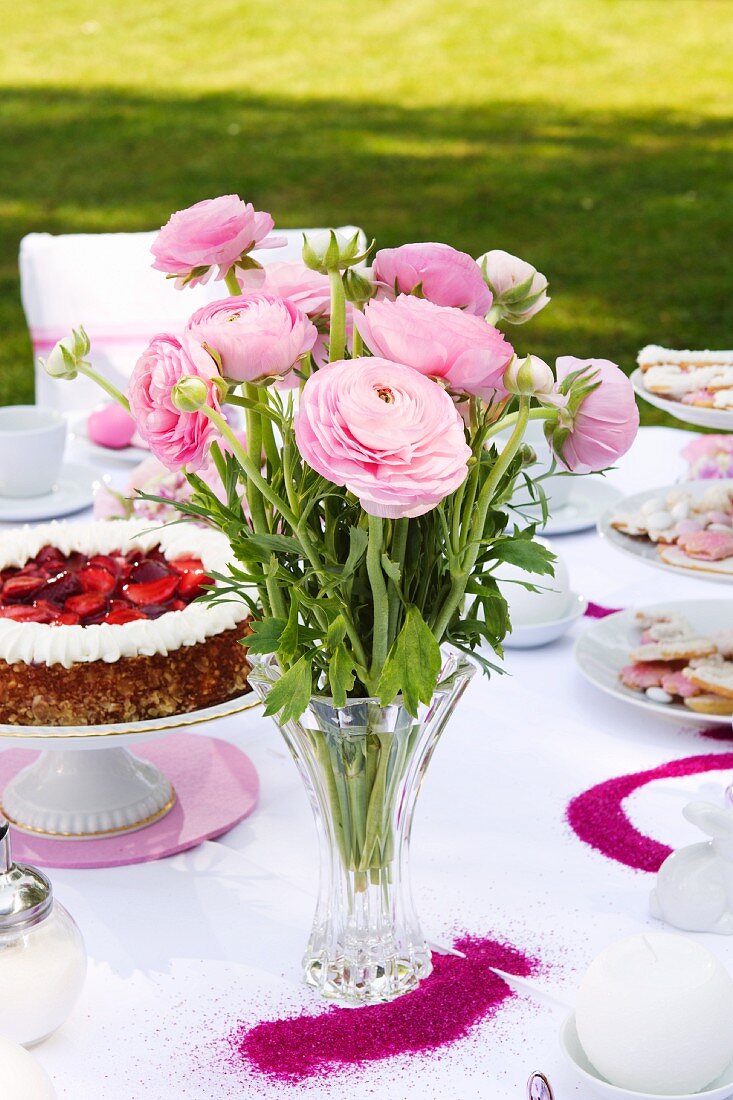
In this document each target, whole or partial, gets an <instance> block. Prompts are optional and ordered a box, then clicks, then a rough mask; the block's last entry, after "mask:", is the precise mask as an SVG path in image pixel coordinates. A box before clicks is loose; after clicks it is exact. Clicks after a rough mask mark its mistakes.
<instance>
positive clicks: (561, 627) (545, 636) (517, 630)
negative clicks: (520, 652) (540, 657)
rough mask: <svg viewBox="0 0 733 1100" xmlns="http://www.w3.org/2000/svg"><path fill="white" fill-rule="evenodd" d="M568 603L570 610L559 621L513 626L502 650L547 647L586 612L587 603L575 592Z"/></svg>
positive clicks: (565, 632)
mask: <svg viewBox="0 0 733 1100" xmlns="http://www.w3.org/2000/svg"><path fill="white" fill-rule="evenodd" d="M568 602H569V608H570V610H569V611H568V612H567V614H566V615H563V617H562V618H561V619H553V620H552V621H551V622H549V623H532V625H531V626H515V627H514V629H513V630H512V632H511V634H507V636H506V638H505V639H504V648H505V649H534V648H535V646H541V645H549V644H550V642H554V641H557V639H558V638H561V637H562V636H563V634H567V632H568V630H570V627H571V626H572V625H573V623H575V622H577V621H578V619H580V618H582V616H583V615H585V613H586V611H587V610H588V601H587V600H586V599H585V598H584V597H583V596H579V595H578V594H577V592H571V593H570V595H569V597H568Z"/></svg>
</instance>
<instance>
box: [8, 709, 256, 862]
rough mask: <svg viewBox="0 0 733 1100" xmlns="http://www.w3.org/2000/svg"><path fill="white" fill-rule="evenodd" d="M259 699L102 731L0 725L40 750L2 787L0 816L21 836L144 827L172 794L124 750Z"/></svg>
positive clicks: (162, 779)
mask: <svg viewBox="0 0 733 1100" xmlns="http://www.w3.org/2000/svg"><path fill="white" fill-rule="evenodd" d="M258 702H259V701H258V700H257V698H256V697H255V695H254V693H253V692H250V693H248V694H246V695H239V696H237V697H236V698H234V699H230V700H229V701H228V702H226V703H219V704H218V705H217V706H215V707H205V708H203V709H201V710H196V711H190V712H189V713H188V714H178V715H171V716H170V717H168V718H154V719H149V720H148V721H146V722H129V723H126V724H125V723H115V724H110V725H105V726H14V725H2V724H0V737H1V738H5V739H7V740H8V741H10V742H12V743H13V744H14V745H17V746H18V747H21V748H34V749H35V748H40V749H42V750H43V751H42V752H41V755H40V756H39V757H38V759H37V760H35V761H34V762H33V763H32V764H29V765H28V767H27V768H24V769H23V770H22V771H21V772H19V773H18V774H17V775H16V776H15V778H14V779H13V780H11V782H10V783H9V784H8V785H7V787H6V788H5V790H4V792H3V794H2V805H0V811H1V812H2V813H3V814H4V815H5V817H7V819H8V820H9V821H10V822H11V824H12V825H14V826H15V828H16V829H20V830H22V831H23V832H27V833H32V834H34V835H41V836H47V837H58V838H67V839H69V840H84V839H89V840H91V839H94V838H95V837H101V836H115V835H117V834H121V833H130V832H134V831H135V830H136V829H142V828H144V827H145V826H146V825H150V824H152V822H154V821H158V820H159V819H160V818H161V817H164V816H165V814H167V813H168V811H169V810H171V809H172V808H173V806H174V805H175V801H176V792H175V791H174V789H173V786H172V784H171V783H170V781H169V780H168V779H167V778H166V776H165V775H163V773H162V772H161V771H160V770H159V769H158V768H156V767H155V766H154V765H153V764H151V763H149V762H148V761H146V760H140V759H139V758H138V757H137V756H135V755H134V754H133V753H131V752H130V751H129V750H128V748H127V746H128V745H129V744H130V743H134V742H140V741H146V740H150V738H152V737H155V736H156V735H157V734H161V733H170V732H172V731H173V730H178V729H186V728H188V727H189V726H199V725H203V724H204V723H205V722H213V721H215V720H216V719H218V718H227V717H229V716H230V715H234V714H241V713H243V712H245V711H248V710H251V709H252V708H253V707H256V706H257V705H258Z"/></svg>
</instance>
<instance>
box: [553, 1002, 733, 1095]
mask: <svg viewBox="0 0 733 1100" xmlns="http://www.w3.org/2000/svg"><path fill="white" fill-rule="evenodd" d="M560 1049H561V1050H562V1052H563V1054H564V1055H565V1059H566V1061H567V1062H568V1064H569V1066H570V1068H571V1069H572V1070H574V1072H575V1073H576V1074H577V1076H578V1078H579V1079H580V1081H581V1082H583V1084H585V1085H587V1086H588V1088H589V1089H592V1091H593V1092H595V1094H596V1095H597V1096H602V1097H603V1098H604V1100H725V1098H726V1097H728V1096H731V1095H733V1063H731V1064H730V1066H728V1069H727V1070H726V1071H725V1073H723V1074H722V1075H721V1076H720V1077H719V1078H718V1080H717V1081H715V1082H714V1083H713V1084H712V1085H711V1086H710V1087H709V1088H706V1089H703V1090H702V1092H694V1093H679V1094H677V1095H675V1096H669V1095H652V1094H651V1093H648V1092H634V1091H633V1090H632V1089H622V1088H619V1087H618V1086H617V1085H611V1084H609V1082H608V1081H606V1080H604V1079H603V1077H601V1076H599V1074H598V1073H597V1071H596V1070H595V1069H594V1068H593V1066H592V1065H591V1064H590V1062H589V1061H588V1059H587V1057H586V1054H585V1051H584V1050H583V1048H582V1046H581V1045H580V1040H579V1039H578V1032H577V1031H576V1028H575V1013H574V1012H571V1013H570V1015H569V1016H568V1018H567V1019H566V1021H565V1023H564V1024H563V1025H562V1027H561V1028H560Z"/></svg>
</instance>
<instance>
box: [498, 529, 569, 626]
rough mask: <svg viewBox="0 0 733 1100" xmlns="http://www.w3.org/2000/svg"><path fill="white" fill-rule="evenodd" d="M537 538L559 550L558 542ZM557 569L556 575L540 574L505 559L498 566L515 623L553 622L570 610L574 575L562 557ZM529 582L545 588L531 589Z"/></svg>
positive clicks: (503, 590) (505, 597)
mask: <svg viewBox="0 0 733 1100" xmlns="http://www.w3.org/2000/svg"><path fill="white" fill-rule="evenodd" d="M537 542H541V543H542V545H543V546H546V547H547V548H548V549H551V550H552V551H553V553H556V551H555V548H554V546H553V547H551V546H550V544H549V543H548V542H546V541H545V540H544V539H537ZM554 569H555V576H554V577H551V576H547V577H540V576H538V575H537V574H535V573H528V572H527V570H526V569H520V568H519V567H518V566H516V565H509V563H508V562H501V564H500V565H498V566H497V568H496V569H495V570H494V576H495V578H496V580H497V581H498V582H499V588H500V590H501V594H502V596H503V597H504V599H505V600H506V601H507V603H508V605H509V619H510V621H511V624H512V626H513V627H516V626H535V625H537V624H538V623H552V622H556V620H557V619H562V618H564V616H565V615H567V614H568V609H569V606H570V578H569V576H568V569H567V566H566V565H565V562H564V561H563V559H562V558H561V557H558V558H557V560H556V562H555V566H554ZM526 584H532V585H534V586H535V587H536V588H539V589H540V590H541V591H539V592H530V591H529V590H528V589H527V588H525V587H524V585H526Z"/></svg>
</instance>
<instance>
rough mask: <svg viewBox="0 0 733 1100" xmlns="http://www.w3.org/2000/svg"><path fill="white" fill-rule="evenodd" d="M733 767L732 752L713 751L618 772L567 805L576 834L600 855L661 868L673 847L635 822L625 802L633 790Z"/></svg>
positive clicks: (634, 865)
mask: <svg viewBox="0 0 733 1100" xmlns="http://www.w3.org/2000/svg"><path fill="white" fill-rule="evenodd" d="M728 768H733V753H730V752H723V753H711V754H706V755H704V756H687V757H685V758H684V759H682V760H672V761H670V762H669V763H668V764H661V765H660V766H659V767H658V768H651V769H650V770H649V771H643V772H634V773H632V774H631V775H621V776H617V777H616V778H615V779H606V780H605V781H604V782H603V783H598V784H597V785H596V786H595V787H591V788H590V790H587V791H584V792H583V794H579V795H577V797H576V798H574V799H573V800H572V802H571V803H570V804H569V806H568V809H567V820H568V823H569V825H570V827H571V829H572V830H573V832H574V833H575V835H576V836H577V837H578V838H579V839H580V840H582V841H583V842H584V843H585V844H589V845H590V846H591V848H595V850H596V851H597V852H600V853H601V855H604V856H607V857H608V858H609V859H613V860H616V862H617V863H623V864H624V865H625V866H626V867H632V868H633V869H634V870H637V871H658V870H659V868H660V867H661V866H662V864H663V863H664V861H665V859H666V858H667V856H669V855H671V854H672V849H671V848H670V847H668V846H667V845H666V844H661V843H660V842H659V841H658V840H654V838H653V837H650V836H645V835H644V833H641V832H639V830H638V829H636V828H635V827H634V825H632V823H631V821H630V820H629V818H628V815H627V814H626V811H625V810H624V807H623V802H624V800H625V799H626V798H628V797H629V795H632V794H633V793H634V791H638V790H639V788H640V787H645V786H646V785H647V783H654V782H655V781H656V780H658V779H677V778H679V777H681V776H686V775H698V774H700V773H702V772H710V771H723V770H726V769H728Z"/></svg>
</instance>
